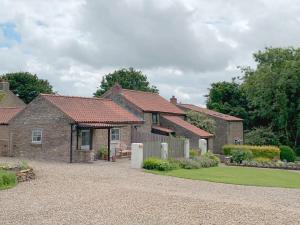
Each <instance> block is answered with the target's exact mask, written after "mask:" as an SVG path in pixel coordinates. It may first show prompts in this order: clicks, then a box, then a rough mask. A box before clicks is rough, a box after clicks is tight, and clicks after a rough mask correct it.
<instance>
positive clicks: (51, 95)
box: [40, 93, 112, 101]
mask: <svg viewBox="0 0 300 225" xmlns="http://www.w3.org/2000/svg"><path fill="white" fill-rule="evenodd" d="M40 95H41V96H50V97H63V98H79V99H90V100H106V101H112V99H107V98H99V97H83V96H72V95H56V94H42V93H41V94H40Z"/></svg>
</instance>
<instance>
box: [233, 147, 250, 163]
mask: <svg viewBox="0 0 300 225" xmlns="http://www.w3.org/2000/svg"><path fill="white" fill-rule="evenodd" d="M231 154H232V158H231V160H232V161H233V162H235V163H242V162H243V161H250V160H251V159H252V158H253V154H252V152H251V151H245V150H244V151H241V150H232V151H231Z"/></svg>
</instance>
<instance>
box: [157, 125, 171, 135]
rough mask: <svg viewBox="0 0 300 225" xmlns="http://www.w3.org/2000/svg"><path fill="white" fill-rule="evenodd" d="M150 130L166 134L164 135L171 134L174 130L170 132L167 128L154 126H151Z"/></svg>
mask: <svg viewBox="0 0 300 225" xmlns="http://www.w3.org/2000/svg"><path fill="white" fill-rule="evenodd" d="M152 129H154V130H159V131H162V132H166V133H172V132H174V130H171V129H169V128H166V127H161V126H156V125H152Z"/></svg>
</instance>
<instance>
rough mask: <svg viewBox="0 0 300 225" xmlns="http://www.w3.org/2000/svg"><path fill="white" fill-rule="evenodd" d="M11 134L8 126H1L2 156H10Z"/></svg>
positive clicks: (0, 151)
mask: <svg viewBox="0 0 300 225" xmlns="http://www.w3.org/2000/svg"><path fill="white" fill-rule="evenodd" d="M8 150H9V134H8V125H0V156H8Z"/></svg>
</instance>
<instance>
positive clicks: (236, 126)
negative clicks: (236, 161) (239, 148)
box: [227, 121, 244, 144]
mask: <svg viewBox="0 0 300 225" xmlns="http://www.w3.org/2000/svg"><path fill="white" fill-rule="evenodd" d="M235 140H241V141H242V142H241V144H243V142H244V128H243V123H242V122H239V121H231V122H229V135H228V140H227V142H228V144H234V143H235Z"/></svg>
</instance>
